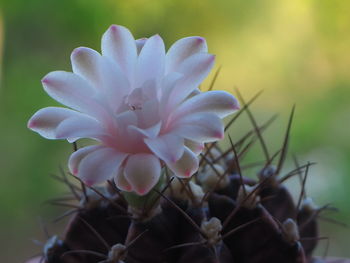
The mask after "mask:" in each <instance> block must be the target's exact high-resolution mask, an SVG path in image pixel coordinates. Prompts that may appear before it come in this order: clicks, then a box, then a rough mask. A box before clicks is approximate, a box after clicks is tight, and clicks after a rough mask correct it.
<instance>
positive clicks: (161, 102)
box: [28, 25, 239, 195]
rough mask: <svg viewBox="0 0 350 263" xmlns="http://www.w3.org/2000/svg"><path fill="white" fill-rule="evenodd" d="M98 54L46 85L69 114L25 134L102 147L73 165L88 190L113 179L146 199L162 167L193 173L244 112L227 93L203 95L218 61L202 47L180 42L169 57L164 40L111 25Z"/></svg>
mask: <svg viewBox="0 0 350 263" xmlns="http://www.w3.org/2000/svg"><path fill="white" fill-rule="evenodd" d="M101 53H102V54H100V53H98V52H96V51H95V50H92V49H90V48H86V47H79V48H77V49H75V50H74V51H73V52H72V54H71V63H72V71H73V72H66V71H54V72H50V73H48V74H47V75H46V76H45V77H44V78H43V80H42V84H43V87H44V89H45V91H46V92H47V93H48V94H49V95H50V96H51V97H52V98H53V99H55V100H56V101H58V102H59V103H61V104H63V105H65V106H67V107H68V108H63V107H47V108H43V109H41V110H39V111H37V112H36V113H35V114H34V115H33V116H32V118H31V119H30V120H29V122H28V127H29V128H30V129H32V130H33V131H35V132H37V133H39V134H40V135H41V136H43V137H45V138H47V139H67V140H68V141H69V142H74V141H76V140H78V139H80V138H91V139H94V140H95V141H97V144H95V145H90V146H86V147H83V148H80V149H79V150H77V151H76V152H74V153H73V154H72V155H71V156H70V159H69V164H68V166H69V169H70V171H71V172H72V173H73V174H74V175H77V176H79V177H80V178H81V179H82V180H83V181H84V182H85V183H87V184H88V185H93V184H97V183H101V182H103V181H105V180H107V179H111V178H114V180H115V182H116V185H117V186H118V187H119V188H120V189H121V190H124V191H133V192H136V193H137V194H138V195H144V194H146V193H148V192H149V191H150V190H151V189H152V187H153V186H154V185H155V184H156V183H157V182H158V179H159V177H160V174H161V167H162V166H163V165H166V166H167V167H168V168H169V169H170V170H171V171H172V172H173V173H174V174H175V175H176V176H178V177H189V176H191V175H192V174H193V173H195V172H196V171H197V169H198V157H197V156H198V154H199V153H200V152H201V151H202V150H203V145H204V143H206V142H213V141H217V140H219V139H222V138H223V136H224V127H223V123H222V121H221V118H223V117H225V116H227V115H228V114H231V113H233V112H234V111H236V110H237V109H238V108H239V105H238V102H237V100H236V99H235V98H234V97H233V96H232V95H230V94H229V93H227V92H224V91H208V92H201V91H199V89H198V86H199V84H200V83H201V82H202V81H203V80H204V79H205V78H206V76H207V75H208V73H209V72H210V70H211V68H212V67H213V64H214V59H215V58H214V56H213V55H211V54H209V53H208V52H207V45H206V42H205V40H204V39H203V38H201V37H187V38H183V39H180V40H178V41H177V42H175V43H174V44H173V45H172V46H171V47H170V49H169V50H168V51H167V52H166V51H165V47H164V43H163V40H162V38H161V37H160V36H159V35H154V36H152V37H150V38H148V39H145V38H144V39H138V40H135V39H134V37H133V36H132V34H131V33H130V31H129V30H128V29H126V28H125V27H122V26H117V25H112V26H111V27H110V28H109V29H108V30H107V31H106V32H105V33H104V35H103V37H102V52H101Z"/></svg>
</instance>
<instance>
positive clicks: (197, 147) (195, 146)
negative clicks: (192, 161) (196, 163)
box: [185, 139, 204, 155]
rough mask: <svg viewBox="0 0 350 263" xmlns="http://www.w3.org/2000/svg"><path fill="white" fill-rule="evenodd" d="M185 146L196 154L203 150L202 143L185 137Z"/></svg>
mask: <svg viewBox="0 0 350 263" xmlns="http://www.w3.org/2000/svg"><path fill="white" fill-rule="evenodd" d="M185 146H186V147H187V148H188V149H190V150H191V151H192V152H194V154H196V155H199V154H200V153H201V152H202V151H203V150H204V143H199V142H195V141H191V140H188V139H185Z"/></svg>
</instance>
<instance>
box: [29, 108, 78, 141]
mask: <svg viewBox="0 0 350 263" xmlns="http://www.w3.org/2000/svg"><path fill="white" fill-rule="evenodd" d="M77 116H84V115H83V114H81V113H79V112H76V111H73V110H70V109H65V108H59V107H47V108H43V109H41V110H38V111H37V112H36V113H35V114H34V115H33V116H32V117H31V118H30V120H29V121H28V128H29V129H31V130H33V131H35V132H37V133H39V134H40V135H41V136H43V137H44V138H47V139H56V128H57V126H58V125H59V124H60V123H61V122H62V121H64V120H65V119H67V118H71V117H77Z"/></svg>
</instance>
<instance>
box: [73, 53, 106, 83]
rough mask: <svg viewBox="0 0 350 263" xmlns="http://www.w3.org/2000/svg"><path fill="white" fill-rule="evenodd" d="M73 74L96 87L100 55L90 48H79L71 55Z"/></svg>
mask: <svg viewBox="0 0 350 263" xmlns="http://www.w3.org/2000/svg"><path fill="white" fill-rule="evenodd" d="M71 62H72V69H73V72H74V73H75V74H77V75H80V76H81V77H83V78H84V79H86V80H87V81H89V82H90V83H91V84H92V85H93V86H95V87H97V86H98V85H99V83H100V82H101V81H100V70H101V55H100V54H99V53H98V52H96V51H95V50H93V49H91V48H86V47H79V48H76V49H74V50H73V52H72V54H71Z"/></svg>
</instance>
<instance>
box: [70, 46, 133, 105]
mask: <svg viewBox="0 0 350 263" xmlns="http://www.w3.org/2000/svg"><path fill="white" fill-rule="evenodd" d="M71 61H72V68H73V72H74V73H75V74H77V75H79V76H81V77H82V78H84V79H85V80H86V81H88V82H89V83H90V84H91V85H92V86H93V87H94V88H95V89H96V90H97V92H98V93H100V97H102V98H104V99H105V100H106V101H107V102H108V103H109V105H110V107H111V108H112V110H114V111H115V110H116V109H117V108H118V107H119V106H120V104H121V102H122V99H123V97H124V96H125V95H126V94H127V93H128V92H129V90H130V84H129V81H128V79H127V77H126V76H125V74H124V73H123V72H122V70H121V68H120V67H119V65H118V64H116V63H114V62H113V61H112V60H110V59H109V58H107V57H103V56H101V55H100V54H99V53H98V52H96V51H95V50H93V49H90V48H85V47H80V48H76V49H75V50H74V51H73V52H72V55H71Z"/></svg>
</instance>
